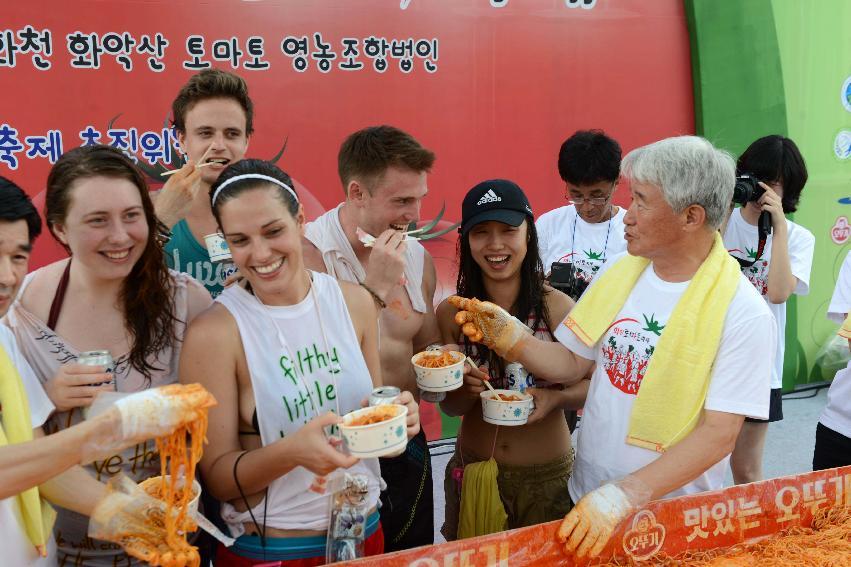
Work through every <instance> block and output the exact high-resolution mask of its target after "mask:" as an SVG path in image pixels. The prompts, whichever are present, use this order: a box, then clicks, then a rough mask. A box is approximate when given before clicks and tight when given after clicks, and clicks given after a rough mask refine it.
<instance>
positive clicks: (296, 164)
mask: <svg viewBox="0 0 851 567" xmlns="http://www.w3.org/2000/svg"><path fill="white" fill-rule="evenodd" d="M208 67H217V68H222V69H226V70H229V71H233V72H235V73H238V74H240V75H241V76H242V77H244V78H245V80H246V81H247V83H248V86H249V90H250V94H251V97H252V99H253V101H254V109H255V120H254V124H255V133H254V135H253V136H252V137H251V141H250V144H249V149H248V156H249V157H254V158H263V159H271V158H273V157H274V156H276V155H278V154H279V152H280V151H281V150H282V149H283V153H282V154H281V155H280V158H279V159H278V165H279V166H280V167H281V168H282V169H284V170H285V171H287V172H288V173H290V174H291V175H292V177H293V179H294V180H295V184H296V190H297V191H298V193H299V195H300V197H301V199H302V201H303V202H304V204H305V210H306V214H307V217H308V220H312V219H313V218H315V217H316V216H318V215H319V214H321V213H323V212H324V211H326V210H329V209H331V208H332V207H334V206H335V205H336V204H337V203H338V202H340V201H341V200H342V199H343V191H342V187H341V184H340V181H339V180H338V178H337V164H336V157H337V152H338V149H339V146H340V144H341V142H342V141H343V140H344V139H345V137H346V136H347V135H348V134H350V133H352V132H354V131H356V130H358V129H360V128H363V127H366V126H370V125H375V124H392V125H394V126H397V127H399V128H402V129H403V130H405V131H408V132H410V133H411V134H413V135H414V137H416V138H417V139H418V140H419V141H420V142H421V143H422V144H423V145H425V146H426V147H428V148H430V149H432V150H434V151H435V153H436V155H437V161H436V163H435V167H434V169H433V171H432V174H431V176H430V177H429V196H428V198H427V199H426V200H425V202H424V203H423V208H422V211H421V217H422V219H423V220H428V219H433V218H435V217H436V216H437V215H438V213H439V212H440V211H441V208H442V207H443V205H444V204H445V205H446V211H445V213H444V215H443V217H442V219H441V221H440V223H439V224H438V225H437V226H436V227H435V228H436V230H440V229H443V228H446V227H449V226H451V225H452V224H453V223H454V222H456V221H458V220H459V218H460V208H461V200H462V198H463V195H464V194H465V193H466V191H467V190H468V189H469V188H471V187H472V186H473V185H475V184H476V183H478V182H479V181H482V180H485V179H493V178H497V177H502V178H508V179H512V180H514V181H516V182H517V183H518V184H519V185H520V186H521V187H522V188H523V189H524V190H525V191H526V192H527V193H528V195H529V198H530V202H531V204H532V206H533V209H534V211H535V213H536V214H538V215H540V214H541V213H543V212H545V211H547V210H550V209H552V208H554V207H556V206H560V205H563V204H565V201H564V185H563V182H562V181H561V179H560V178H559V176H558V171H557V166H556V164H557V155H558V150H559V147H560V145H561V143H562V142H563V141H564V139H566V138H567V137H568V136H569V135H571V134H572V133H573V132H574V131H576V130H577V129H581V128H601V129H604V130H605V131H606V132H607V133H608V134H609V135H611V136H613V137H614V138H616V139H617V140H618V141H619V142H620V143H621V145H622V146H623V149H624V151H628V150H630V149H632V148H634V147H636V146H639V145H643V144H646V143H649V142H651V141H654V140H657V139H660V138H663V137H666V136H671V135H677V134H684V133H691V132H694V108H693V97H692V82H691V63H690V57H689V38H688V30H687V26H686V18H685V10H684V7H683V3H682V0H655V1H653V2H648V1H646V0H358V1H357V2H352V1H351V0H286V1H284V0H268V1H263V2H237V1H235V0H233V1H230V0H212V1H203V2H202V1H200V0H183V1H181V2H169V1H165V0H146V1H144V2H138V1H133V2H131V1H129V0H112V1H109V2H104V1H100V0H75V1H74V2H70V3H69V2H51V1H48V0H28V1H27V2H6V3H5V4H4V6H3V10H2V18H0V81H2V85H3V91H2V101H3V104H2V106H0V175H3V176H6V177H9V178H11V179H12V180H13V181H15V182H16V183H18V184H19V185H20V186H21V187H23V188H24V189H25V190H26V191H27V192H28V193H29V194H31V195H33V196H34V198H35V202H36V205H37V206H38V207H39V209H41V208H42V206H43V199H44V193H43V189H44V184H45V180H46V178H47V174H48V171H49V170H50V167H51V165H52V164H53V163H54V162H55V161H56V159H58V157H59V155H61V153H62V152H63V151H66V150H68V149H71V148H74V147H77V146H79V145H83V144H92V143H106V144H110V145H113V146H116V147H120V148H122V149H124V150H126V151H127V152H129V153H131V154H132V155H133V156H134V157H135V159H136V160H138V162H139V164H140V165H144V166H149V167H157V168H160V167H167V168H171V167H175V166H178V165H179V164H180V162H181V159H182V156H181V154H180V148H179V146H178V144H177V140H176V138H175V135H174V132H173V131H172V129H171V127H170V124H169V118H170V115H171V102H172V100H173V99H174V97H175V95H176V94H177V91H178V90H179V88H180V87H181V86H182V85H183V84H184V83H185V82H186V81H187V79H188V78H189V76H191V75H192V74H194V73H196V72H198V71H199V70H200V69H204V68H208ZM158 186H159V183H157V182H153V183H152V185H151V188H152V189H156V188H157V187H158ZM627 199H628V196H627V195H626V192H625V190H624V189H623V188H622V189H620V190H619V191H618V192H617V193H616V195H615V201H616V202H618V203H620V204H624V203H625V202H627ZM425 245H426V248H427V249H428V251H429V252H430V253H431V255H432V257H433V258H434V261H435V266H436V268H437V272H438V285H437V292H436V300H440V299H442V298H443V297H445V296H446V295H449V293H451V292H452V290H454V288H455V279H456V270H455V255H456V233H454V232H450V233H448V234H446V235H445V236H443V237H440V238H436V239H434V240H429V241H426V242H425ZM63 256H64V251H63V250H62V248H61V247H60V246H59V245H58V244H57V243H56V242H54V241H53V240H52V239H51V237H50V236H49V234H48V233H47V232H45V233H44V234H43V236H42V237H40V238H39V240H38V241H37V242H36V244H35V250H34V254H33V257H32V260H31V266H30V267H31V269H34V268H37V267H39V266H41V265H44V264H46V263H49V262H51V261H54V260H56V259H58V258H60V257H63ZM423 423H424V427H425V429H426V433H427V434H428V436H429V438H432V439H434V438H436V437H440V436H441V433H442V431H441V425H442V422H441V418H440V417H439V416H438V414H437V410H436V409H434V408H433V407H430V406H428V405H427V407H425V410H424V414H423ZM444 423H449V422H447V421H445V420H444ZM443 429H444V431H443V434H444V435H446V434H448V435H452V434H453V432H454V429H452V428H451V427H450V428H449V429H448V431H446V429H447V428H445V427H444V428H443Z"/></svg>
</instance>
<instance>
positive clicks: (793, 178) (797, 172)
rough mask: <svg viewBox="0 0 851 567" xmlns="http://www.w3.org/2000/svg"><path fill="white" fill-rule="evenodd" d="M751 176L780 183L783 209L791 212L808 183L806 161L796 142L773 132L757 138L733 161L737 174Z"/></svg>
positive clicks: (785, 211) (763, 180)
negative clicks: (737, 159) (781, 185)
mask: <svg viewBox="0 0 851 567" xmlns="http://www.w3.org/2000/svg"><path fill="white" fill-rule="evenodd" d="M745 174H747V175H753V176H754V177H756V178H757V179H759V180H760V181H762V182H763V183H774V182H776V181H779V182H780V183H782V184H783V198H782V202H783V212H784V213H794V212H795V211H796V210H797V208H798V200H799V199H800V198H801V191H803V190H804V185H806V183H807V164H806V163H804V156H802V155H801V152H800V151H799V150H798V146H796V145H795V142H793V141H792V140H790V139H789V138H786V137H783V136H778V135H776V134H772V135H770V136H765V137H763V138H760V139H759V140H756V141H755V142H754V143H752V144H751V145H750V146H748V149H746V150H745V152H744V153H743V154H742V155H741V156H739V161H737V162H736V175H745Z"/></svg>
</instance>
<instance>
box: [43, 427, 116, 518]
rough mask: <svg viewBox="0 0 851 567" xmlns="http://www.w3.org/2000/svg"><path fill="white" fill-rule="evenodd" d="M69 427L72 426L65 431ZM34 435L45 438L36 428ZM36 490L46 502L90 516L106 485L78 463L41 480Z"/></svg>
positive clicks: (104, 493)
mask: <svg viewBox="0 0 851 567" xmlns="http://www.w3.org/2000/svg"><path fill="white" fill-rule="evenodd" d="M83 423H88V422H83ZM71 429H74V428H70V429H66V430H65V431H70V430H71ZM34 435H35V437H36V438H40V439H46V437H45V436H44V432H43V431H42V430H41V429H36V430H35V431H34ZM57 435H58V434H57ZM38 490H39V494H41V496H43V497H44V498H45V499H46V500H47V501H48V502H50V503H52V504H56V505H57V506H61V507H62V508H66V509H68V510H72V511H74V512H77V513H78V514H82V515H84V516H91V515H92V510H94V508H95V506H96V505H97V503H98V502H99V501H100V500H101V499H102V498H103V497H104V496H106V485H105V484H103V483H101V482H98V481H97V480H96V479H95V478H94V477H93V476H92V475H90V474H89V473H87V472H86V470H85V469H84V468H83V467H81V466H80V465H73V466H72V467H71V468H69V469H68V470H66V471H64V472H61V473H59V474H58V475H56V476H54V477H53V478H51V479H49V480H47V481H46V482H43V483H42V484H41V485H40V486H39V487H38Z"/></svg>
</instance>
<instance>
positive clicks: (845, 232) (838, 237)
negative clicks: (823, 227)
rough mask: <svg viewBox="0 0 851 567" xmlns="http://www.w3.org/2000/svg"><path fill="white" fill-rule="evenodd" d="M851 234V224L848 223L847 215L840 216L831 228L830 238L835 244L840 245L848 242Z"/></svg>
mask: <svg viewBox="0 0 851 567" xmlns="http://www.w3.org/2000/svg"><path fill="white" fill-rule="evenodd" d="M850 236H851V225H849V224H848V218H847V217H838V218H837V219H836V222H835V223H834V224H833V226H832V227H831V229H830V239H831V240H833V242H834V244H839V245H840V246H841V245H843V244H845V243H846V242H848V237H850Z"/></svg>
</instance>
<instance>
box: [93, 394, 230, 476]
mask: <svg viewBox="0 0 851 567" xmlns="http://www.w3.org/2000/svg"><path fill="white" fill-rule="evenodd" d="M95 404H97V401H96V402H95ZM214 405H216V400H215V398H213V395H212V394H210V393H209V392H208V391H207V390H205V389H204V388H203V386H201V385H200V384H185V385H184V384H170V385H168V386H162V387H160V388H150V389H148V390H145V391H143V392H138V393H135V394H131V395H129V396H127V397H124V398H121V399H120V400H118V401H117V402H115V404H113V405H112V406H110V407H109V409H108V410H107V411H106V412H105V413H104V414H103V415H100V416H98V417H97V418H96V419H97V420H102V421H103V422H104V423H103V426H100V427H98V430H97V432H96V433H95V434H94V435H92V436H91V438H90V439H89V441H88V442H87V443H86V444H85V446H84V447H83V458H82V460H81V463H83V464H85V463H89V462H91V461H93V460H95V459H98V458H102V457H105V456H109V455H112V454H114V453H116V452H118V451H120V450H121V449H123V448H125V447H130V446H132V445H135V444H137V443H141V442H143V441H145V440H148V439H153V438H155V437H163V436H165V435H169V434H171V433H172V432H173V431H174V430H175V429H177V428H178V427H180V426H182V425H186V424H187V423H190V422H192V421H195V420H196V419H198V418H199V417H200V416H201V413H202V411H204V410H206V409H207V408H209V407H211V406H214Z"/></svg>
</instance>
